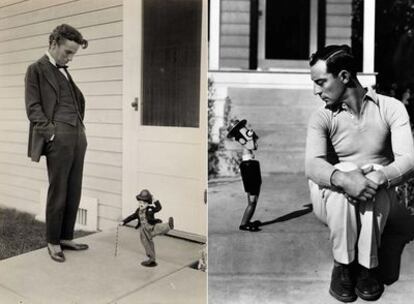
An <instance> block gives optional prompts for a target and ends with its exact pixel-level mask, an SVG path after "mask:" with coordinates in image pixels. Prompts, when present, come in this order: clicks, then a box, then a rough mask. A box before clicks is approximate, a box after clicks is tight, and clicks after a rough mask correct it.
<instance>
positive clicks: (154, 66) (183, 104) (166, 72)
mask: <svg viewBox="0 0 414 304" xmlns="http://www.w3.org/2000/svg"><path fill="white" fill-rule="evenodd" d="M201 10H202V0H168V1H166V0H144V1H143V15H144V17H143V62H142V64H143V96H142V98H143V103H142V105H143V108H142V124H143V125H151V126H174V127H198V126H199V107H200V105H199V102H200V101H199V100H200V59H201V58H200V55H201V17H202V14H201V12H202V11H201Z"/></svg>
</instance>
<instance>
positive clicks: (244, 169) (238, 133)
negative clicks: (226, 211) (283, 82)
mask: <svg viewBox="0 0 414 304" xmlns="http://www.w3.org/2000/svg"><path fill="white" fill-rule="evenodd" d="M246 123H247V121H246V120H245V119H243V120H241V121H239V120H235V121H234V122H233V123H231V124H230V126H229V128H228V134H227V137H228V138H230V139H233V138H234V139H235V140H236V141H237V142H238V143H239V144H241V145H242V146H243V156H242V162H241V163H240V174H241V177H242V181H243V186H244V191H245V192H246V193H247V207H246V210H245V211H244V214H243V217H242V220H241V224H240V226H239V229H240V230H246V231H252V232H256V231H260V230H261V229H260V228H259V226H260V225H261V222H260V221H254V222H252V221H251V219H252V217H253V214H254V211H255V210H256V205H257V201H258V198H259V194H260V187H261V185H262V175H261V172H260V163H259V161H258V160H256V159H255V157H254V153H253V151H254V150H257V147H258V144H257V139H258V138H259V137H258V136H257V135H256V133H255V132H254V131H253V130H252V129H248V128H246Z"/></svg>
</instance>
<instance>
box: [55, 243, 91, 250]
mask: <svg viewBox="0 0 414 304" xmlns="http://www.w3.org/2000/svg"><path fill="white" fill-rule="evenodd" d="M60 247H62V249H67V250H75V251H80V250H86V249H88V248H89V246H88V245H87V244H78V243H60Z"/></svg>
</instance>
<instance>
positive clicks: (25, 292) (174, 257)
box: [0, 227, 207, 304]
mask: <svg viewBox="0 0 414 304" xmlns="http://www.w3.org/2000/svg"><path fill="white" fill-rule="evenodd" d="M115 235H116V231H115V230H112V231H106V232H100V233H96V234H93V235H89V236H86V237H84V238H82V239H78V240H79V241H82V242H85V243H87V244H89V246H90V248H89V250H87V251H84V252H73V251H65V255H66V262H65V263H56V262H54V261H52V260H51V259H50V257H49V255H48V254H47V250H46V248H43V249H40V250H36V251H32V252H29V253H27V254H23V255H20V256H17V257H13V258H10V259H6V260H3V261H1V262H0V303H2V304H15V303H19V304H49V303H53V304H57V303H59V304H66V303H68V304H69V303H70V304H83V303H85V304H94V303H96V304H104V303H105V304H106V303H112V304H115V303H117V304H129V303H133V304H135V303H160V304H164V303H165V304H182V303H188V304H193V303H200V304H201V303H203V304H205V303H207V290H206V289H207V288H206V284H207V275H206V273H204V272H201V271H198V270H194V269H192V268H190V267H189V265H190V264H192V263H194V262H195V261H197V260H198V258H199V257H200V251H201V250H202V247H203V246H202V245H200V244H197V243H193V242H189V241H185V240H181V239H177V238H172V237H168V236H158V237H156V238H155V239H154V240H155V248H156V252H157V262H158V266H157V267H155V268H145V267H142V266H141V265H140V262H141V261H143V260H144V259H145V253H144V251H143V247H142V246H141V244H140V242H139V234H138V231H136V230H135V229H133V228H129V227H120V229H119V247H118V253H117V256H116V257H115V255H114V253H115Z"/></svg>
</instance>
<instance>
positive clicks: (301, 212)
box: [258, 204, 312, 227]
mask: <svg viewBox="0 0 414 304" xmlns="http://www.w3.org/2000/svg"><path fill="white" fill-rule="evenodd" d="M303 207H305V209H301V210H296V211H293V212H290V213H288V214H285V215H282V216H279V217H277V218H275V219H274V220H270V221H266V222H260V224H259V225H258V227H261V226H266V225H270V224H275V223H280V222H285V221H288V220H291V219H294V218H296V217H299V216H302V215H305V214H307V213H310V212H312V204H306V205H303Z"/></svg>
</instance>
